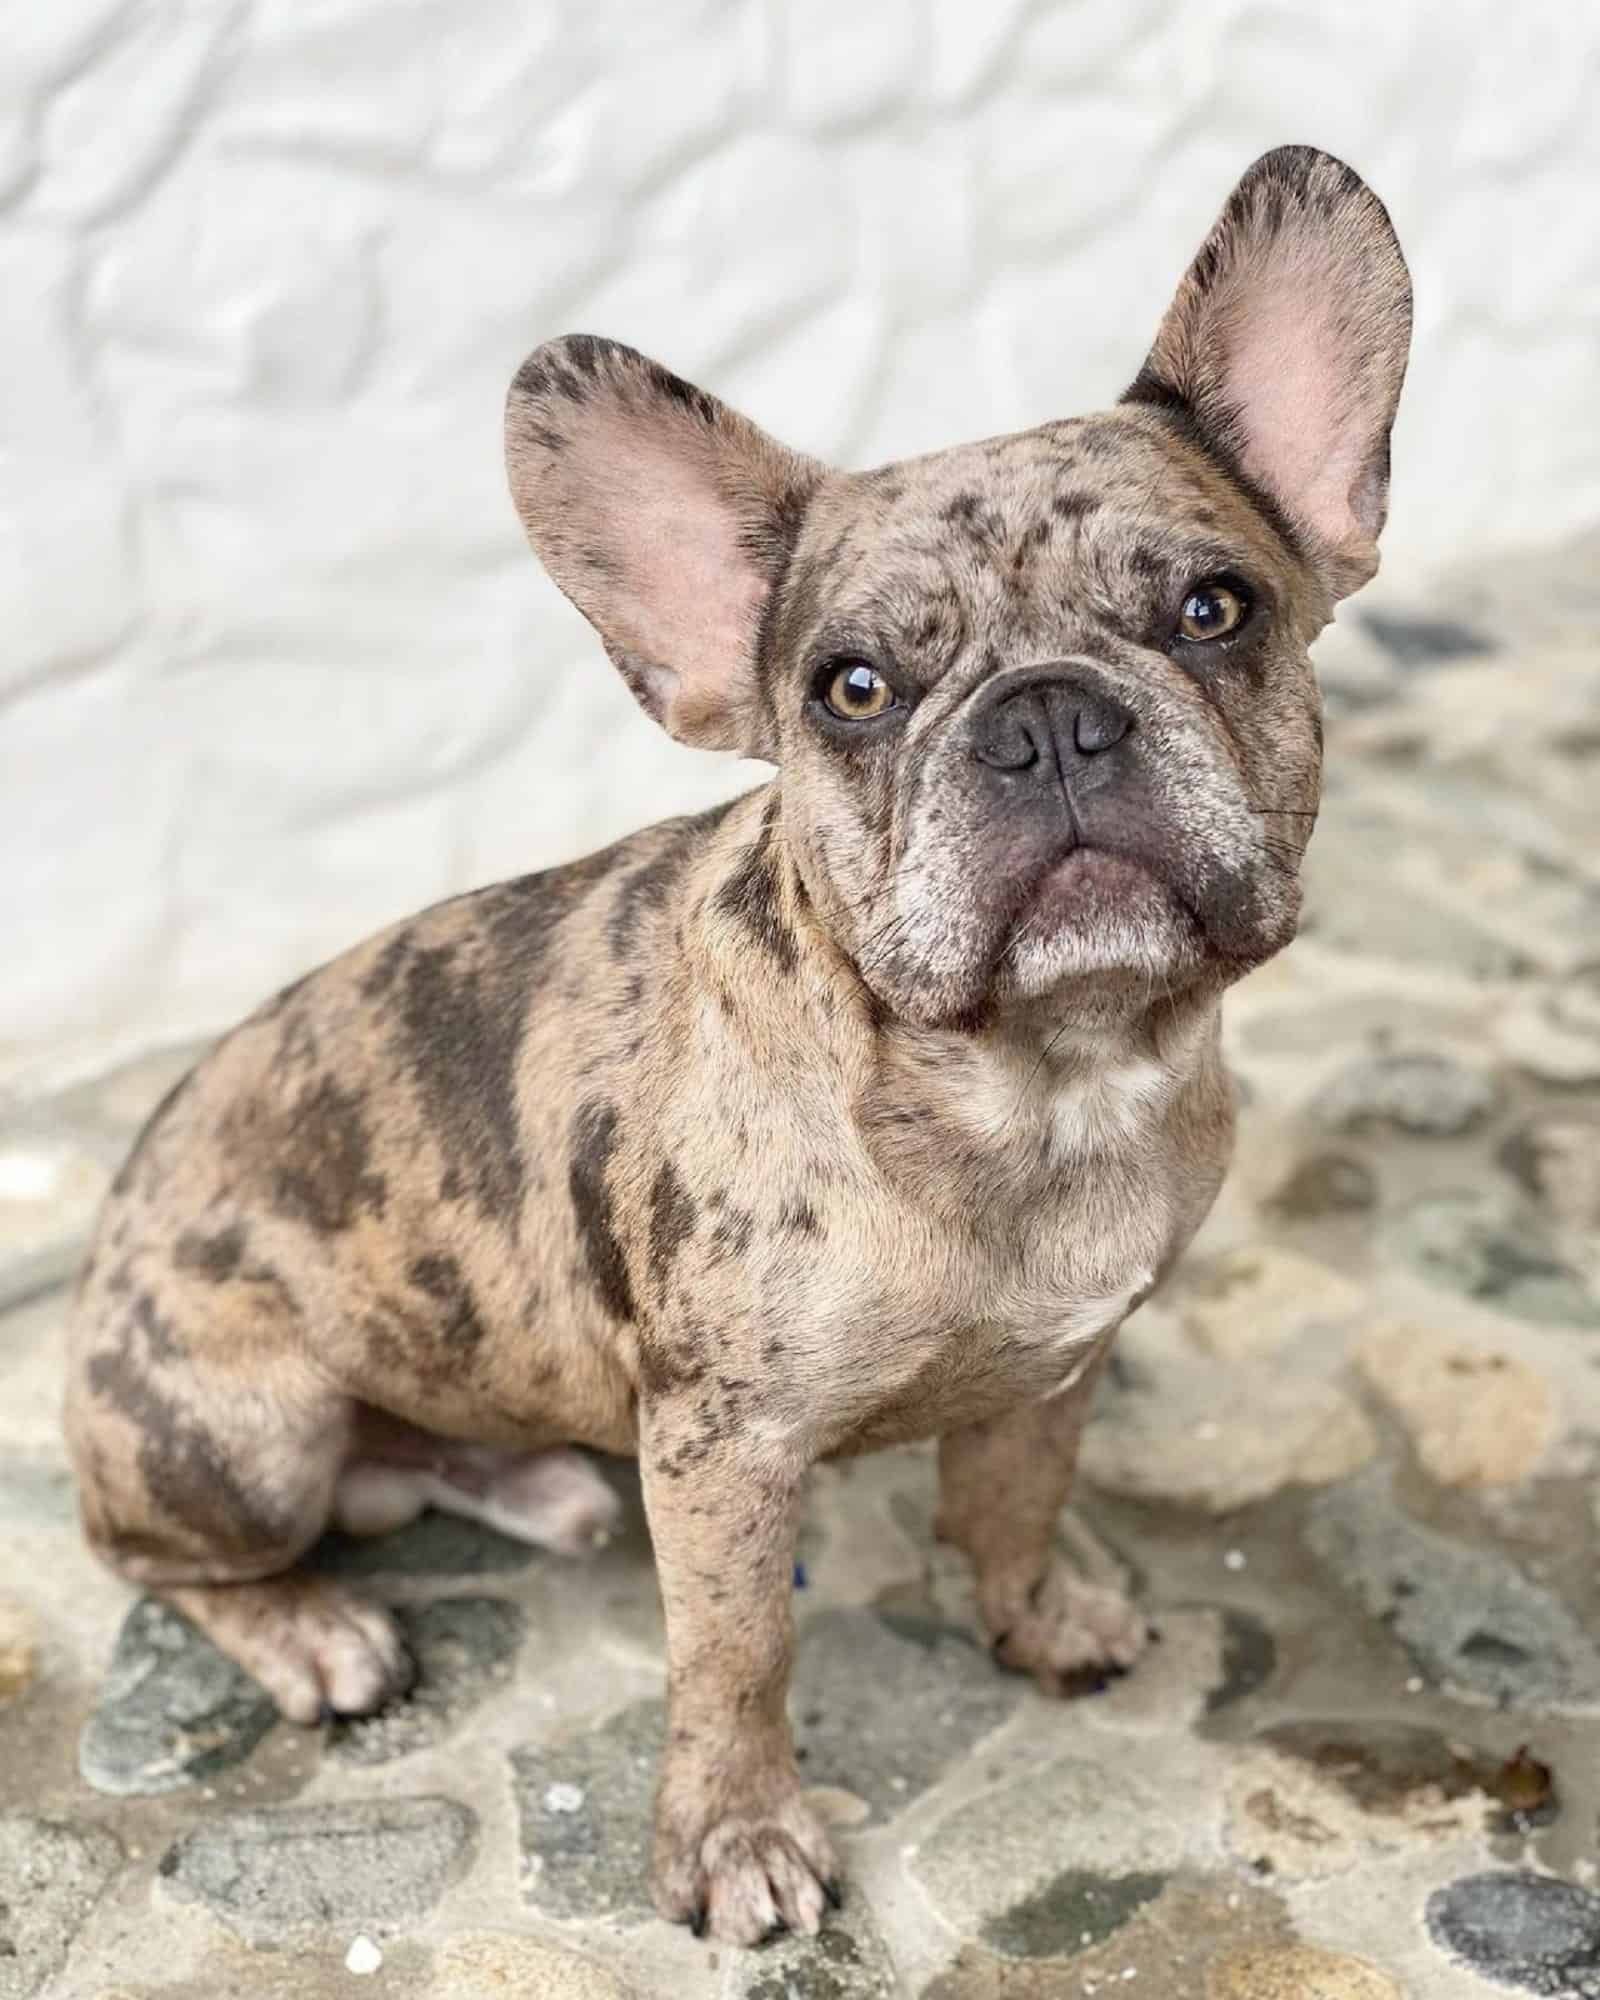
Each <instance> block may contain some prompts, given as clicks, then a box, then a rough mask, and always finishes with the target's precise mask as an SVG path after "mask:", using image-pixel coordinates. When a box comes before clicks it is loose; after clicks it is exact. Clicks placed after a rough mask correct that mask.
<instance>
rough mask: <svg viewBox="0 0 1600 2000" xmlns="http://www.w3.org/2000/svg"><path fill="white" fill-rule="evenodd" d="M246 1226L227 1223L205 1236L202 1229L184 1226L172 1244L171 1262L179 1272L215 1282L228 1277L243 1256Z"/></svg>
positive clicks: (219, 1282) (218, 1283) (218, 1282)
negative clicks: (191, 1272)
mask: <svg viewBox="0 0 1600 2000" xmlns="http://www.w3.org/2000/svg"><path fill="white" fill-rule="evenodd" d="M244 1246H245V1227H244V1224H243V1223H242V1222H234V1223H230V1224H229V1225H228V1227H227V1228H226V1229H219V1230H217V1231H216V1233H215V1234H214V1235H210V1236H208V1235H207V1234H206V1233H205V1231H204V1230H201V1229H186V1230H184V1232H183V1234H182V1235H181V1236H180V1237H179V1238H178V1240H177V1243H176V1244H175V1245H174V1246H173V1252H172V1261H173V1263H174V1264H175V1265H176V1266H177V1268H178V1269H179V1270H180V1271H195V1272H198V1273H199V1275H200V1276H201V1277H202V1278H209V1279H210V1280H211V1282H212V1283H213V1284H214V1285H220V1284H221V1283H222V1282H223V1280H224V1279H226V1278H231V1277H232V1276H233V1274H234V1272H235V1271H237V1270H238V1268H239V1260H240V1259H241V1258H242V1257H243V1256H244Z"/></svg>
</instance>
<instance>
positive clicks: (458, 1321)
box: [406, 1255, 485, 1354]
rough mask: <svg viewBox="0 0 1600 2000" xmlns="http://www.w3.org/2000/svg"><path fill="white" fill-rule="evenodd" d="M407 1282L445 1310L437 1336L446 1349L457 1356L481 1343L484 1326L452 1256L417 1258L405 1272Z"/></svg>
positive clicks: (467, 1286) (469, 1288)
mask: <svg viewBox="0 0 1600 2000" xmlns="http://www.w3.org/2000/svg"><path fill="white" fill-rule="evenodd" d="M406 1280H407V1282H408V1283H409V1284H412V1285H414V1286H415V1287H416V1288H417V1290H418V1291H419V1292H426V1293H427V1295H428V1297H429V1298H430V1299H433V1300H435V1301H436V1302H437V1303H438V1304H439V1305H440V1306H442V1307H443V1308H444V1319H443V1321H442V1322H441V1324H440V1327H439V1335H440V1338H441V1339H442V1340H443V1341H444V1343H445V1345H446V1346H447V1347H450V1348H453V1349H454V1350H455V1351H456V1352H457V1353H458V1354H470V1353H471V1352H472V1351H473V1350H474V1349H475V1348H476V1347H477V1346H478V1345H479V1344H480V1343H481V1341H482V1340H483V1336H484V1331H485V1328H484V1324H483V1321H482V1320H481V1319H479V1317H478V1308H477V1304H476V1302H475V1301H474V1299H473V1296H472V1287H471V1286H470V1285H469V1284H468V1283H467V1280H466V1278H465V1276H464V1275H463V1273H462V1270H461V1266H460V1265H459V1264H458V1263H457V1262H456V1260H455V1258H454V1257H450V1256H439V1255H431V1256H427V1257H418V1258H417V1259H416V1260H415V1262H414V1263H413V1264H412V1265H411V1266H410V1268H409V1269H408V1270H407V1272H406Z"/></svg>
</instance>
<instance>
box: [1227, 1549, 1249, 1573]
mask: <svg viewBox="0 0 1600 2000" xmlns="http://www.w3.org/2000/svg"><path fill="white" fill-rule="evenodd" d="M1222 1567H1223V1568H1224V1569H1232V1570H1240V1569H1243V1568H1244V1550H1243V1549H1229V1550H1228V1552H1227V1553H1226V1554H1225V1555H1224V1556H1223V1558H1222Z"/></svg>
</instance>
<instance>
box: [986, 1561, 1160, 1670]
mask: <svg viewBox="0 0 1600 2000" xmlns="http://www.w3.org/2000/svg"><path fill="white" fill-rule="evenodd" d="M1149 1639H1150V1628H1149V1626H1148V1625H1147V1624H1146V1622H1145V1620H1144V1617H1143V1615H1142V1614H1141V1613H1140V1612H1139V1610H1138V1609H1137V1607H1136V1606H1134V1605H1133V1604H1131V1603H1130V1602H1129V1600H1128V1599H1127V1598H1126V1597H1125V1596H1124V1595H1123V1593H1122V1592H1121V1591H1120V1590H1113V1589H1110V1588H1108V1587H1107V1586H1105V1585H1104V1584H1098V1583H1085V1582H1084V1580H1083V1579H1082V1578H1081V1577H1079V1576H1076V1575H1075V1574H1074V1573H1073V1572H1072V1570H1070V1569H1069V1568H1068V1567H1067V1565H1066V1564H1065V1563H1063V1562H1061V1561H1059V1560H1057V1561H1056V1562H1054V1563H1052V1564H1051V1567H1050V1568H1049V1570H1047V1571H1046V1573H1045V1575H1044V1576H1043V1577H1042V1578H1041V1579H1040V1581H1039V1583H1038V1584H1037V1585H1036V1586H1035V1588H1034V1589H1033V1591H1032V1593H1031V1594H1030V1596H1029V1598H1028V1600H1027V1602H1026V1604H1024V1605H1022V1606H1020V1607H1018V1609H1017V1611H1016V1613H1015V1615H1014V1616H1012V1617H1010V1618H1009V1619H1008V1620H1007V1621H1006V1624H1005V1627H1004V1629H1003V1630H1001V1631H999V1632H997V1633H996V1634H995V1638H994V1656H995V1658H996V1659H997V1660H998V1661H999V1662H1000V1663H1001V1665H1002V1666H1006V1667H1011V1668H1013V1669H1014V1670H1015V1671H1016V1672H1018V1673H1023V1674H1031V1675H1032V1676H1033V1678H1034V1680H1035V1681H1036V1682H1037V1683H1038V1684H1039V1686H1040V1687H1041V1688H1042V1689H1043V1690H1044V1692H1045V1693H1046V1694H1054V1695H1075V1694H1098V1693H1099V1692H1100V1691H1101V1689H1103V1688H1104V1687H1105V1685H1106V1683H1107V1681H1109V1680H1111V1679H1113V1678H1115V1677H1116V1676H1117V1675H1119V1674H1125V1673H1126V1672H1127V1671H1128V1669H1129V1668H1130V1667H1131V1666H1132V1665H1133V1663H1134V1661H1135V1660H1137V1659H1138V1657H1139V1655H1140V1654H1141V1653H1142V1652H1143V1651H1144V1649H1145V1647H1146V1645H1147V1644H1148V1643H1149Z"/></svg>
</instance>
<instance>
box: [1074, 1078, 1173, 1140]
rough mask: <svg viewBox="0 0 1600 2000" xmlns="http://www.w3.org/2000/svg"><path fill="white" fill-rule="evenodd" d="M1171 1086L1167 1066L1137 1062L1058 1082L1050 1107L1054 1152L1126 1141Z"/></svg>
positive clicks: (1164, 1096) (1171, 1081) (1171, 1082)
mask: <svg viewBox="0 0 1600 2000" xmlns="http://www.w3.org/2000/svg"><path fill="white" fill-rule="evenodd" d="M1172 1085H1173V1076H1172V1072H1171V1071H1170V1070H1168V1069H1164V1068H1163V1067H1162V1066H1161V1064H1160V1063H1155V1062H1146V1061H1142V1060H1133V1061H1129V1062H1125V1063H1119V1064H1115V1065H1108V1066H1107V1067H1106V1068H1104V1069H1096V1070H1092V1071H1091V1072H1090V1073H1089V1074H1088V1075H1086V1076H1084V1077H1081V1078H1074V1079H1073V1080H1072V1081H1071V1082H1069V1083H1066V1084H1063V1085H1062V1087H1061V1089H1060V1090H1058V1091H1057V1092H1056V1095H1055V1098H1054V1100H1053V1103H1052V1107H1051V1108H1052V1118H1051V1124H1052V1136H1053V1138H1054V1140H1055V1146H1056V1150H1057V1152H1058V1153H1084V1152H1091V1151H1093V1150H1094V1149H1095V1148H1096V1147H1098V1146H1103V1145H1105V1144H1107V1143H1108V1142H1111V1141H1115V1140H1118V1139H1131V1138H1132V1137H1133V1136H1134V1134H1135V1133H1136V1132H1137V1131H1138V1129H1139V1127H1140V1125H1141V1124H1142V1123H1143V1122H1144V1120H1145V1119H1146V1117H1147V1116H1148V1115H1149V1113H1150V1112H1151V1111H1152V1110H1153V1109H1154V1108H1155V1107H1156V1106H1158V1105H1159V1104H1160V1103H1161V1102H1162V1101H1163V1100H1164V1099H1165V1098H1166V1096H1167V1094H1168V1093H1169V1091H1170V1090H1171V1088H1172Z"/></svg>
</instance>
